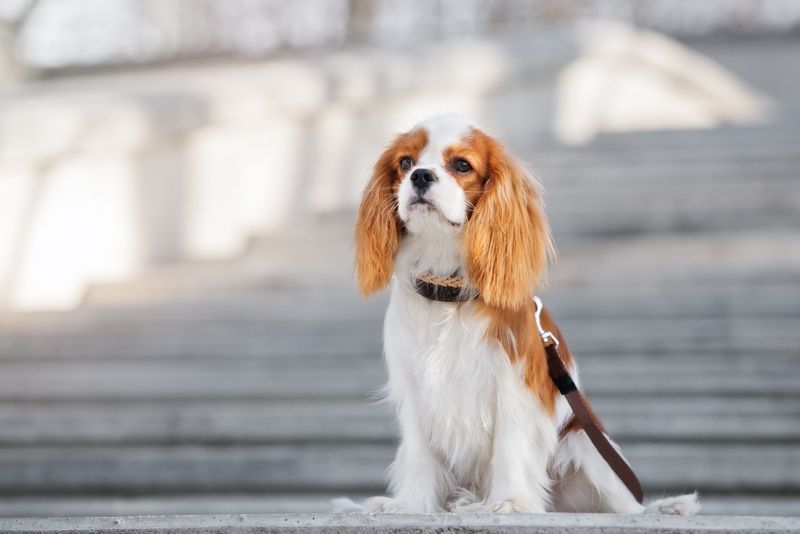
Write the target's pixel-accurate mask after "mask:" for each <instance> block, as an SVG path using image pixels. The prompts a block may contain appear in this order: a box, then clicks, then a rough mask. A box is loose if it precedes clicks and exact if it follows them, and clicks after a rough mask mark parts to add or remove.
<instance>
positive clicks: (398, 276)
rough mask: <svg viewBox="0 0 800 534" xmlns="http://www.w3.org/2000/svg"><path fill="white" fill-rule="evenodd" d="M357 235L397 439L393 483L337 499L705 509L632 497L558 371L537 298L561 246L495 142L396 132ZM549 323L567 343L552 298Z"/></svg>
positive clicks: (464, 131) (442, 507)
mask: <svg viewBox="0 0 800 534" xmlns="http://www.w3.org/2000/svg"><path fill="white" fill-rule="evenodd" d="M355 241H356V274H357V279H358V283H359V286H360V289H361V291H362V292H363V293H364V294H366V295H369V294H372V293H374V292H376V291H378V290H380V289H382V288H384V287H385V286H387V285H391V298H390V302H389V307H388V310H387V313H386V319H385V324H384V353H385V358H386V365H387V368H388V374H389V380H388V384H387V385H386V388H385V396H386V398H387V399H388V400H389V401H390V402H391V403H392V404H393V405H394V407H395V409H396V413H397V420H398V425H399V429H400V434H401V436H400V444H399V447H398V449H397V454H396V457H395V459H394V462H393V463H392V465H391V467H390V469H389V480H388V482H389V484H388V485H389V493H390V495H389V496H380V497H373V498H370V499H367V500H365V501H364V502H362V503H355V502H353V501H351V500H349V499H337V500H335V501H334V509H335V510H337V511H351V512H356V511H360V512H386V513H436V512H444V511H451V512H534V513H540V512H547V511H558V512H610V513H623V514H638V513H643V512H657V513H664V514H681V515H690V514H694V513H696V512H697V511H698V510H699V504H698V501H697V495H696V493H695V494H689V495H682V496H677V497H669V498H666V499H661V500H658V501H655V502H652V503H650V504H648V505H642V504H640V503H639V502H637V500H636V499H635V498H634V497H633V495H632V494H631V493H630V492H629V490H628V489H627V488H626V487H625V486H624V485H623V483H622V482H621V481H620V480H619V478H618V477H617V476H616V475H615V473H614V472H613V471H612V470H611V468H610V467H609V466H608V465H607V464H606V463H605V461H604V460H603V459H602V458H601V457H600V455H599V454H598V452H597V451H596V450H595V448H594V446H593V445H592V443H591V442H590V441H589V439H588V437H587V436H586V434H585V433H584V431H583V430H581V428H580V426H579V425H578V424H576V421H575V419H574V418H573V417H572V413H571V411H570V408H569V406H568V404H567V403H566V401H565V399H564V398H563V397H562V396H561V395H560V394H559V391H558V390H557V388H556V386H555V385H554V383H553V381H552V380H551V378H550V377H549V375H548V369H547V363H546V358H545V352H544V346H543V344H542V341H541V339H540V338H539V336H538V335H537V329H536V324H535V322H534V311H535V305H534V303H533V296H534V291H535V290H536V289H537V288H538V287H540V286H541V284H542V283H543V282H544V277H545V272H546V269H547V266H548V263H549V262H550V261H551V260H552V259H553V257H554V255H555V253H554V246H553V242H552V239H551V235H550V228H549V224H548V221H547V218H546V216H545V213H544V211H543V204H542V190H541V187H540V185H539V183H538V182H537V181H536V180H535V179H534V178H533V176H532V175H531V174H530V173H529V172H528V171H527V170H526V169H525V167H524V166H523V165H522V164H521V163H520V162H519V161H518V160H517V159H515V158H514V157H512V156H511V155H510V154H509V153H508V152H507V151H506V149H505V148H504V147H503V145H502V144H501V143H500V142H499V141H498V140H497V139H495V138H493V137H491V136H490V135H488V134H486V133H484V131H482V130H480V129H478V128H477V127H475V126H474V125H473V124H472V123H471V122H470V121H469V120H467V119H465V118H462V117H455V116H446V117H437V118H433V119H431V120H428V121H425V122H422V123H420V124H419V125H417V126H416V127H414V128H413V129H411V130H410V131H409V132H407V133H403V134H401V135H398V136H397V137H396V138H395V139H394V140H393V141H392V143H391V144H390V145H389V147H388V148H386V150H385V151H384V152H383V153H382V154H381V155H380V157H379V158H378V161H377V163H376V164H375V167H374V171H373V174H372V177H371V178H370V180H369V182H368V184H367V186H366V189H365V191H364V194H363V197H362V200H361V204H360V207H359V210H358V219H357V223H356V233H355ZM420 284H422V285H423V286H424V285H425V284H428V286H427V287H428V289H430V288H431V287H433V288H434V290H441V289H442V288H445V289H446V293H447V294H448V295H447V298H446V299H438V300H435V299H433V297H435V295H434V296H433V297H432V296H431V295H425V294H421V291H420V287H421V286H420ZM422 293H424V292H422ZM442 300H445V301H442ZM543 320H544V324H545V327H546V328H547V329H549V330H551V331H553V332H554V333H555V334H556V336H557V337H558V338H560V339H562V340H563V337H562V336H561V334H560V332H559V331H558V329H557V327H556V326H555V325H554V324H553V322H552V319H551V318H550V317H549V315H547V313H546V310H545V314H544V318H543ZM562 347H563V345H562ZM564 348H565V347H564ZM562 353H563V354H564V355H565V357H564V359H565V362H566V364H567V366H568V367H569V369H570V371H571V373H572V375H573V377H574V378H575V380H576V381H577V369H576V367H575V363H574V361H573V360H572V358H571V356H570V355H569V352H568V350H562Z"/></svg>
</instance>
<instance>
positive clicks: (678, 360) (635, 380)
mask: <svg viewBox="0 0 800 534" xmlns="http://www.w3.org/2000/svg"><path fill="white" fill-rule="evenodd" d="M579 363H580V366H581V370H582V372H581V376H582V378H583V382H584V387H585V388H586V390H587V391H588V392H589V393H590V394H596V395H603V394H607V395H615V394H619V393H622V392H624V393H625V394H628V395H631V396H632V397H635V396H637V395H654V396H675V395H703V394H718V395H722V396H733V395H744V396H759V395H764V394H767V395H773V396H785V397H787V398H794V399H795V400H794V401H795V402H796V397H797V395H798V390H797V384H798V383H799V381H800V366H798V365H797V364H796V362H793V361H787V360H778V361H772V360H770V359H767V358H762V359H760V360H755V359H751V360H744V361H740V362H737V363H739V365H736V364H734V363H727V362H724V361H719V363H717V364H716V365H714V363H713V362H706V361H698V358H697V357H696V356H695V355H693V354H691V353H686V354H675V355H672V356H671V357H669V358H661V359H656V360H642V359H641V358H639V359H636V358H627V359H623V360H617V361H615V358H614V357H612V356H606V357H595V358H589V357H583V358H581V359H580V360H579ZM3 367H4V371H3V374H2V376H0V399H2V400H3V402H12V401H33V400H41V401H51V402H52V401H56V400H62V401H85V400H93V401H101V400H118V401H121V400H140V399H147V398H154V399H175V400H179V399H202V398H206V399H303V398H308V399H334V398H337V399H341V398H349V399H356V398H361V399H366V398H367V397H368V396H370V395H374V393H375V392H377V391H378V390H379V388H380V387H381V386H382V385H383V383H384V381H385V373H384V369H383V366H382V365H381V364H380V363H379V362H378V360H377V358H375V359H374V360H372V361H369V360H364V361H357V360H355V361H353V362H352V363H351V364H349V365H348V362H343V361H336V362H330V363H328V364H327V365H326V364H325V363H323V362H319V361H313V362H308V363H303V364H302V365H299V366H298V365H296V364H295V365H289V366H285V367H283V366H281V367H278V366H276V365H274V363H272V362H267V361H263V360H260V361H254V360H239V361H236V362H233V361H226V360H224V359H220V360H219V361H207V360H204V361H194V362H192V364H191V365H187V364H186V363H185V362H172V361H171V362H164V363H161V362H158V361H153V360H143V361H139V362H117V361H115V360H111V361H104V362H100V361H88V362H86V361H79V362H75V361H72V362H64V363H58V362H43V365H27V364H16V363H11V364H5V365H4V366H3Z"/></svg>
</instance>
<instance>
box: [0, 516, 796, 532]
mask: <svg viewBox="0 0 800 534" xmlns="http://www.w3.org/2000/svg"><path fill="white" fill-rule="evenodd" d="M205 513H208V512H207V511H205ZM211 531H214V532H230V533H232V534H245V533H251V532H292V533H296V532H308V531H313V532H344V531H347V532H353V533H354V534H364V533H375V534H382V533H390V532H391V533H395V532H397V533H419V532H429V531H430V532H433V531H435V532H441V533H464V534H467V533H473V532H474V533H479V532H480V533H512V532H540V533H542V534H560V533H564V532H574V533H576V534H606V533H608V532H625V533H628V534H644V533H649V532H674V533H684V532H685V533H688V532H702V533H708V534H715V533H720V534H721V533H737V532H743V533H744V532H747V533H750V534H767V533H770V534H779V533H797V532H798V531H800V526H798V521H797V520H796V519H793V518H786V517H742V516H740V517H722V516H701V517H680V516H666V517H665V516H658V515H642V516H624V515H612V514H494V515H492V514H483V515H477V514H475V515H471V514H468V515H463V514H438V515H430V514H425V515H393V514H381V515H377V516H375V515H367V514H326V513H321V514H316V513H305V514H302V513H299V514H267V515H241V514H236V515H166V516H133V517H87V518H81V517H59V518H30V519H27V518H17V519H11V520H8V521H5V522H4V524H3V525H2V526H0V532H1V533H3V534H5V533H8V534H11V533H17V534H19V533H23V532H24V533H27V534H40V533H42V534H44V533H55V534H59V533H70V534H71V533H75V532H86V533H91V534H104V533H109V534H111V533H119V532H126V533H139V532H171V533H175V534H200V533H207V532H211Z"/></svg>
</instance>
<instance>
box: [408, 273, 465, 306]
mask: <svg viewBox="0 0 800 534" xmlns="http://www.w3.org/2000/svg"><path fill="white" fill-rule="evenodd" d="M414 289H415V290H416V291H417V293H418V294H419V295H421V296H423V297H425V298H426V299H428V300H435V301H437V302H468V301H470V300H473V299H476V298H478V294H477V293H475V292H474V291H471V290H470V289H469V288H467V287H466V285H465V284H464V280H463V279H462V278H458V277H457V276H449V277H447V278H439V277H438V276H433V275H432V274H421V275H419V276H418V277H417V279H416V281H415V282H414Z"/></svg>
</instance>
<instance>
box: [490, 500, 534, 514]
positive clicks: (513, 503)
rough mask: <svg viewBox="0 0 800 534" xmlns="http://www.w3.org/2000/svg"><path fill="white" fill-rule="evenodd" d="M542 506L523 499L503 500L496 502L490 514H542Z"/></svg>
mask: <svg viewBox="0 0 800 534" xmlns="http://www.w3.org/2000/svg"><path fill="white" fill-rule="evenodd" d="M544 511H545V510H544V506H542V505H541V504H538V503H533V502H530V501H526V500H525V499H505V500H503V501H497V502H495V503H494V504H493V506H492V512H494V513H496V514H511V513H525V514H539V513H544Z"/></svg>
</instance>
